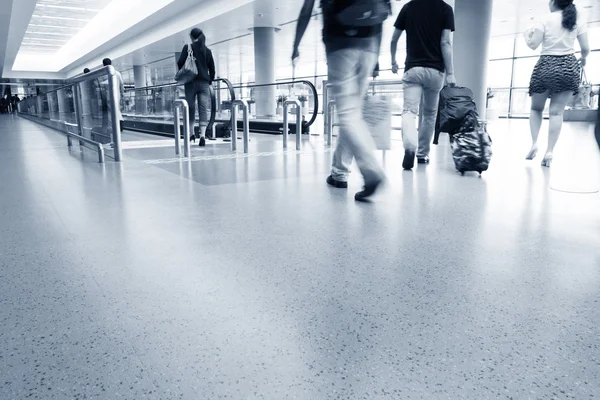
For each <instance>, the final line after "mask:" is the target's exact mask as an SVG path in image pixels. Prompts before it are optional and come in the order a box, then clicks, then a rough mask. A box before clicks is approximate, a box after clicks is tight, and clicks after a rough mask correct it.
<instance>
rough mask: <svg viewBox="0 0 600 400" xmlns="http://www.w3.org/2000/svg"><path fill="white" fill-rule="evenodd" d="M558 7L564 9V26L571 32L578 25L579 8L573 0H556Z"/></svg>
mask: <svg viewBox="0 0 600 400" xmlns="http://www.w3.org/2000/svg"><path fill="white" fill-rule="evenodd" d="M554 4H555V5H556V7H558V8H559V9H561V10H562V26H563V28H565V29H566V30H568V31H569V32H573V29H575V25H577V8H576V7H575V4H573V0H554Z"/></svg>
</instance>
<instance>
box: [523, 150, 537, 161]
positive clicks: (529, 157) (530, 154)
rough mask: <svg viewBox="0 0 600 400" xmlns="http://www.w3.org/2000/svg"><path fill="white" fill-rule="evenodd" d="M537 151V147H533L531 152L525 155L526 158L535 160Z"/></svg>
mask: <svg viewBox="0 0 600 400" xmlns="http://www.w3.org/2000/svg"><path fill="white" fill-rule="evenodd" d="M537 152H538V149H537V147H532V148H531V150H529V153H527V156H526V157H525V159H526V160H533V159H534V158H535V156H537Z"/></svg>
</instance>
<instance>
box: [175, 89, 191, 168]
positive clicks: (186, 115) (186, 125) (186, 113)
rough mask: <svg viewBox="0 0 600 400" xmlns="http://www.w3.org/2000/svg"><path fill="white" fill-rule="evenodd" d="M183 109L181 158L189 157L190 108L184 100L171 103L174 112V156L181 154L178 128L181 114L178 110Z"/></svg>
mask: <svg viewBox="0 0 600 400" xmlns="http://www.w3.org/2000/svg"><path fill="white" fill-rule="evenodd" d="M180 107H181V109H183V156H184V157H189V156H190V107H189V105H188V102H187V101H186V100H185V99H177V100H175V102H174V103H173V108H174V110H175V115H174V121H173V123H174V128H175V129H174V131H175V155H180V153H181V141H180V137H181V129H180V127H179V120H180V119H181V113H180V111H179V108H180Z"/></svg>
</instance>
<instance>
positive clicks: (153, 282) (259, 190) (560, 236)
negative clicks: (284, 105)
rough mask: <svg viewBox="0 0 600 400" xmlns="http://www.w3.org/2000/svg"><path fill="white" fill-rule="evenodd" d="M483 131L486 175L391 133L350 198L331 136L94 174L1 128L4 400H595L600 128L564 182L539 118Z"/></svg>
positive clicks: (147, 160)
mask: <svg viewBox="0 0 600 400" xmlns="http://www.w3.org/2000/svg"><path fill="white" fill-rule="evenodd" d="M546 126H547V125H546V124H545V125H544V128H543V129H545V128H546ZM489 129H490V133H491V135H492V138H493V140H494V152H495V154H494V158H493V162H492V167H491V169H490V171H488V172H486V173H484V174H483V176H482V177H481V178H479V177H478V176H477V175H476V174H473V175H467V176H464V177H462V176H459V175H458V174H456V173H455V172H454V170H453V167H452V157H451V154H450V149H449V146H448V145H447V137H445V136H444V137H442V140H441V142H442V145H440V146H437V147H435V148H434V151H433V153H432V163H431V164H430V165H429V166H427V167H423V166H419V167H418V168H416V169H415V171H413V172H404V171H402V170H401V168H400V164H401V161H402V160H401V158H402V150H401V142H394V150H392V151H388V152H386V154H385V156H384V155H383V154H381V152H379V153H378V157H379V159H380V160H381V162H382V163H383V164H384V165H385V169H386V172H387V174H388V179H389V182H388V185H387V186H386V188H385V189H384V190H383V191H382V192H381V193H380V195H379V196H377V198H376V199H375V200H374V201H373V203H371V204H357V203H355V202H354V200H353V197H352V196H353V194H354V192H355V191H357V190H359V189H360V186H361V184H362V182H361V179H360V176H359V174H357V173H353V174H352V177H351V180H350V189H348V190H347V191H346V190H340V189H333V188H330V187H327V186H326V185H325V184H324V180H325V177H326V176H327V173H328V169H329V165H330V160H331V156H332V154H331V151H330V150H329V149H327V148H326V147H325V146H324V145H323V142H322V139H321V138H320V137H315V136H313V137H310V139H307V138H305V139H304V141H303V148H302V150H301V151H300V152H297V151H295V149H294V137H293V136H292V137H291V138H290V139H291V140H290V146H291V148H290V150H289V151H288V152H285V153H284V152H283V151H282V149H281V137H276V136H272V137H271V136H258V135H253V136H252V139H253V140H252V142H251V146H250V153H249V155H247V156H245V155H243V154H241V153H240V152H239V151H238V153H237V154H236V155H232V153H231V151H230V150H229V148H228V144H212V143H210V142H209V145H208V146H207V147H206V148H204V149H201V148H199V147H198V146H193V149H192V161H182V160H179V159H176V158H175V157H174V150H173V148H169V147H150V148H130V149H125V150H124V155H125V161H124V162H123V163H121V164H117V163H114V162H111V161H109V162H107V163H106V164H105V165H101V164H98V163H97V162H96V161H97V157H96V155H95V154H94V153H93V152H91V151H89V150H84V151H83V152H81V151H80V150H79V148H77V147H74V148H73V149H72V150H71V151H69V150H68V149H67V148H66V139H65V138H64V136H62V135H61V134H59V133H57V132H55V131H52V130H51V129H48V128H45V127H41V126H38V125H36V124H34V123H32V122H30V121H26V120H23V119H20V118H19V117H17V116H1V117H0V227H1V231H2V240H1V241H0V377H1V378H0V399H3V400H5V399H6V400H9V399H19V400H20V399H25V398H38V399H83V398H87V399H211V400H212V399H269V400H271V399H306V400H314V399H592V398H597V397H598V395H599V393H600V361H599V358H598V355H599V354H600V246H598V244H599V243H600V208H599V205H600V195H599V194H598V193H592V194H584V193H585V192H595V191H596V190H597V189H598V188H599V187H600V179H599V174H600V167H599V166H600V153H599V152H598V149H597V146H596V145H595V143H594V142H593V139H592V129H591V127H590V126H588V125H580V124H567V125H566V126H565V130H564V134H563V137H562V138H561V141H560V142H559V144H558V147H557V151H556V153H555V164H554V165H553V167H552V168H551V169H545V168H542V167H540V165H539V164H540V161H541V159H538V160H535V161H534V162H527V161H525V160H524V157H525V154H526V153H527V150H528V145H529V142H528V132H527V121H516V120H513V121H496V122H495V123H494V124H492V125H490V128H489ZM148 140H156V137H149V138H148ZM240 145H241V142H240ZM239 148H241V146H240V147H238V149H239ZM542 150H543V146H542Z"/></svg>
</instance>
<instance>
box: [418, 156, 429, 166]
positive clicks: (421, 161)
mask: <svg viewBox="0 0 600 400" xmlns="http://www.w3.org/2000/svg"><path fill="white" fill-rule="evenodd" d="M417 163H419V164H429V157H428V156H425V157H420V158H419V157H417Z"/></svg>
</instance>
